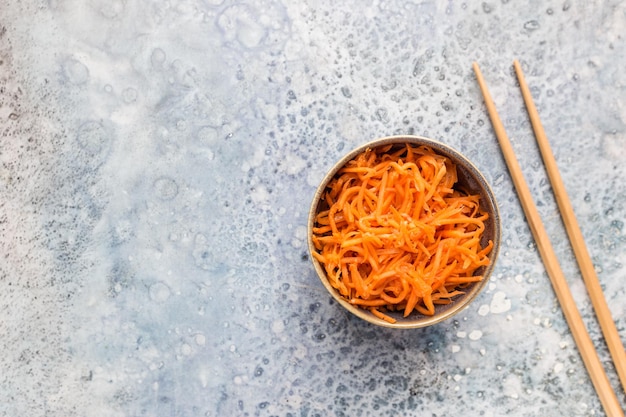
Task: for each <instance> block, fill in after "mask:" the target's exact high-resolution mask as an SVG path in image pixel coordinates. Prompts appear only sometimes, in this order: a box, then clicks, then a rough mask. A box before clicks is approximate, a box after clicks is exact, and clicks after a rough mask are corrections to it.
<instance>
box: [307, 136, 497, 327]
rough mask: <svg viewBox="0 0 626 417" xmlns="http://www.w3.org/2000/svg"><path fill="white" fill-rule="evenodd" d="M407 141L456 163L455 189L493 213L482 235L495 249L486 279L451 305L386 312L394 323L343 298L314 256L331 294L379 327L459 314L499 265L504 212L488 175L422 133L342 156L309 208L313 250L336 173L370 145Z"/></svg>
mask: <svg viewBox="0 0 626 417" xmlns="http://www.w3.org/2000/svg"><path fill="white" fill-rule="evenodd" d="M407 143H409V144H412V145H417V146H421V145H425V146H428V147H430V148H431V149H432V150H433V151H434V152H435V153H437V154H440V155H443V156H445V157H447V158H449V159H450V160H451V161H452V163H454V164H455V165H456V168H457V176H458V182H457V184H456V185H455V188H459V189H462V190H465V192H467V193H469V194H478V195H479V196H480V206H481V209H482V210H483V211H485V212H487V213H488V214H489V219H488V220H487V221H486V222H485V230H484V232H483V235H482V242H481V244H482V246H483V247H484V245H486V244H487V242H488V241H489V240H491V241H493V248H492V250H491V252H490V254H489V259H490V264H489V265H488V266H485V267H480V268H479V269H478V270H477V271H476V274H479V275H482V276H483V277H484V278H483V279H482V280H481V281H479V282H475V283H472V284H469V286H467V287H465V288H464V289H463V291H464V294H463V295H459V296H457V297H456V298H453V299H452V302H450V303H449V304H445V305H437V306H436V308H435V314H434V315H432V316H427V315H422V314H420V313H418V312H416V311H413V312H412V313H411V314H410V315H409V316H408V317H403V315H402V312H386V313H385V314H388V315H389V316H391V317H393V318H394V319H395V320H396V322H395V323H390V322H388V321H385V320H383V319H381V318H379V317H377V316H375V315H374V314H372V313H371V312H370V311H369V310H367V309H364V308H361V307H358V306H356V305H353V304H351V303H350V302H349V301H348V300H346V299H345V298H344V297H342V296H341V294H339V292H338V291H337V290H336V289H335V288H333V287H332V286H331V284H330V283H329V281H328V278H327V276H326V272H325V270H324V267H323V265H322V264H320V262H319V261H318V260H317V259H316V258H315V257H313V256H311V257H310V258H311V260H312V262H313V267H314V268H315V271H316V273H317V275H318V276H319V278H320V280H321V282H322V284H323V285H324V287H326V289H327V290H328V292H329V293H330V295H331V296H332V297H333V298H334V299H335V300H336V301H337V302H338V303H339V305H341V306H342V307H343V308H345V309H346V310H347V311H349V312H350V313H352V314H354V315H355V316H357V317H359V318H361V319H363V320H365V321H367V322H370V323H373V324H376V325H379V326H385V327H392V328H398V329H403V328H404V329H408V328H419V327H425V326H430V325H433V324H436V323H439V322H441V321H443V320H447V319H449V318H451V317H452V316H454V315H455V314H457V313H458V312H459V311H461V310H463V309H464V308H466V307H467V306H468V305H469V304H470V303H471V302H472V301H473V300H474V299H475V298H476V297H477V296H478V294H479V293H480V292H481V290H482V289H483V288H484V287H485V286H486V285H487V283H488V281H489V276H490V275H491V273H492V271H493V269H494V266H495V264H496V258H497V256H498V252H499V249H500V240H501V225H500V214H499V212H498V206H497V204H496V199H495V197H494V194H493V191H492V190H491V187H490V186H489V184H488V183H487V181H486V180H485V178H484V176H483V175H482V174H481V173H480V171H479V170H478V169H477V168H476V166H475V165H474V164H473V163H472V162H471V161H470V160H468V159H467V158H466V157H465V156H463V155H462V154H461V153H459V152H458V151H456V150H455V149H453V148H451V147H450V146H448V145H445V144H443V143H441V142H438V141H436V140H433V139H428V138H424V137H421V136H390V137H385V138H381V139H376V140H373V141H371V142H368V143H365V144H363V145H361V146H359V147H357V148H356V149H353V150H352V151H351V152H349V153H347V154H346V155H345V156H344V157H343V158H341V159H340V160H339V161H338V162H337V163H336V164H335V165H334V166H333V167H332V168H331V169H330V171H328V173H327V174H326V176H325V177H324V179H323V180H322V181H321V183H320V185H319V187H318V188H317V191H316V193H315V195H314V198H313V201H312V204H311V208H310V211H309V216H308V245H309V250H310V251H311V252H313V251H315V250H316V249H315V247H314V245H313V240H312V236H313V227H314V226H315V217H316V214H317V213H318V212H319V211H320V210H324V209H327V208H328V205H327V204H326V203H325V202H324V201H323V200H321V197H322V195H323V194H324V191H325V189H326V187H327V185H328V183H329V182H330V181H331V180H332V179H333V177H334V176H335V174H336V173H337V172H338V171H339V170H340V169H341V168H342V167H343V166H344V165H345V164H346V163H348V162H349V161H351V160H352V159H354V158H355V157H356V156H357V155H359V154H361V153H362V152H364V151H366V150H367V149H368V148H369V149H374V148H378V147H380V146H389V145H392V149H395V148H396V147H397V146H401V147H402V146H405V145H406V144H407Z"/></svg>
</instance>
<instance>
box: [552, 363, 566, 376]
mask: <svg viewBox="0 0 626 417" xmlns="http://www.w3.org/2000/svg"><path fill="white" fill-rule="evenodd" d="M563 367H564V365H563V364H562V363H561V362H557V363H556V364H555V365H554V373H555V374H558V373H559V372H561V371H562V370H563Z"/></svg>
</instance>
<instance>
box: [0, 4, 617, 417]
mask: <svg viewBox="0 0 626 417" xmlns="http://www.w3.org/2000/svg"><path fill="white" fill-rule="evenodd" d="M331 3H335V4H331ZM625 29H626V3H625V2H624V1H619V0H609V1H573V0H558V1H526V2H522V1H509V0H490V1H486V2H469V1H466V2H456V1H447V2H445V1H434V0H424V1H403V0H389V1H385V0H381V1H354V0H348V1H345V2H321V1H312V0H310V1H287V0H282V1H279V0H265V1H248V0H243V1H240V2H230V1H227V0H181V1H147V0H47V1H46V0H39V1H38V0H24V1H20V0H3V1H2V4H1V5H0V129H1V137H0V353H1V354H0V415H2V416H16V417H17V416H28V417H38V416H63V417H72V416H89V417H91V416H93V417H104V416H106V417H112V416H281V417H313V416H350V417H357V416H410V415H419V416H428V417H430V416H437V417H441V416H455V415H467V416H502V415H510V416H561V415H563V416H602V415H604V414H603V411H602V408H601V405H600V403H599V401H598V398H597V396H596V394H595V392H594V389H593V387H592V385H591V383H590V381H589V379H588V376H587V373H586V371H585V369H584V367H583V365H582V362H581V359H580V356H579V354H578V351H577V349H576V346H575V344H574V342H573V339H572V337H571V334H570V332H569V330H568V328H567V325H566V323H565V321H564V318H563V316H562V313H561V310H560V308H559V306H558V304H557V302H556V299H555V296H554V292H553V291H552V288H551V286H550V283H549V280H548V278H547V276H546V273H545V270H544V268H543V265H542V263H541V261H540V258H539V256H538V254H537V251H536V249H535V246H534V243H533V239H532V236H531V234H530V231H529V229H528V227H527V224H526V222H525V220H524V217H523V213H522V211H521V207H520V205H519V201H518V199H517V196H516V194H515V191H514V189H513V186H512V183H511V180H510V177H509V174H508V172H507V169H506V166H505V165H504V162H503V159H502V157H501V154H500V151H499V148H498V145H497V142H496V139H495V137H494V134H493V131H492V128H491V125H490V122H489V119H488V118H487V116H486V112H485V108H484V105H483V101H482V97H481V95H480V92H479V90H478V87H477V84H476V81H475V78H474V75H473V73H472V69H471V64H472V62H473V61H474V60H476V61H478V62H479V63H480V65H481V68H482V70H483V73H484V75H485V77H486V79H487V82H488V84H489V86H490V89H491V93H492V95H493V96H494V100H495V102H496V105H497V106H498V109H499V111H500V113H501V117H502V119H503V121H504V123H505V125H506V128H507V130H508V132H509V136H510V137H511V140H512V142H513V146H514V148H515V150H516V152H518V157H519V160H520V163H521V165H522V166H523V169H524V174H525V176H526V178H527V180H528V182H529V186H530V188H531V190H532V192H533V195H534V197H535V200H536V202H537V204H538V205H539V210H540V212H541V214H542V216H543V218H544V221H545V223H546V227H547V229H548V231H549V232H550V234H551V236H552V238H553V242H554V245H555V249H556V251H557V254H558V256H559V257H560V259H561V262H562V267H563V269H564V271H565V272H566V274H567V276H568V279H569V281H570V284H571V286H572V291H573V293H574V296H575V297H576V300H577V302H578V304H579V307H580V309H581V313H582V314H583V317H584V319H585V322H586V323H587V325H588V327H589V330H590V333H591V336H592V338H593V340H594V342H595V343H596V346H597V348H598V349H599V354H600V356H601V358H602V360H603V361H605V362H606V367H607V372H608V375H609V378H610V380H611V381H612V383H613V385H614V387H615V388H616V390H617V393H618V397H619V398H620V401H621V403H622V405H624V399H625V396H624V391H623V390H622V388H621V387H619V384H618V381H617V378H616V375H615V372H614V370H613V367H612V365H611V363H610V357H609V355H608V353H607V350H606V347H605V345H604V343H603V341H602V337H601V334H600V332H599V330H598V325H597V323H596V322H595V319H594V316H593V311H592V308H591V307H590V303H589V301H588V299H587V295H586V292H585V289H584V286H583V284H582V280H581V278H580V275H579V272H578V269H577V267H576V265H575V262H574V260H573V256H572V253H571V250H570V247H569V245H568V243H567V240H566V235H565V233H564V231H563V227H562V224H561V221H560V218H559V214H558V211H557V209H556V206H555V204H554V200H553V195H552V191H551V188H550V185H549V182H548V181H547V179H546V176H545V172H544V169H543V164H542V162H541V159H540V156H539V154H538V152H537V149H536V145H535V141H534V137H533V135H532V131H531V129H530V125H529V123H528V120H527V115H526V113H525V110H524V107H523V102H522V99H521V96H520V92H519V89H518V88H517V83H516V79H515V76H514V73H513V71H512V62H513V60H514V59H516V58H517V59H519V60H520V61H521V62H522V65H523V68H524V70H525V72H526V78H527V81H528V82H529V84H530V86H531V89H532V93H533V95H534V98H535V100H536V103H537V106H538V108H539V112H540V114H541V116H542V120H543V122H544V126H545V128H546V132H547V135H548V137H549V139H550V141H551V144H552V147H553V150H554V152H555V155H556V159H557V161H558V163H559V167H560V169H561V172H562V176H563V179H564V182H565V184H566V187H567V189H568V191H569V193H570V197H571V199H572V203H573V205H574V207H575V211H576V214H577V215H578V218H579V221H580V223H581V227H582V229H583V233H584V235H585V237H586V239H587V242H588V246H589V251H590V252H591V254H592V256H593V260H594V263H595V265H596V268H597V271H598V273H599V277H600V280H601V282H602V285H603V288H604V289H605V291H606V296H607V299H608V301H609V303H610V306H611V310H612V313H613V315H614V317H615V319H616V323H617V327H618V329H619V331H620V334H621V335H622V338H626V328H625V326H626V319H625V318H624V315H625V313H626V301H625V299H626V297H625V295H626V294H625V285H624V274H625V272H626V270H625V267H624V264H625V263H626V255H625V252H626V237H625V230H624V221H625V220H624V219H625V218H626V207H625V205H626V183H625V181H624V179H625V177H626V167H625V164H624V163H625V162H626V154H625V152H626V102H625V97H626V94H625V93H626V75H625V74H626V72H625V71H624V64H625V63H626V41H625V40H624V33H625ZM398 133H412V134H418V135H424V136H428V137H432V138H435V139H439V140H441V141H443V142H445V143H447V144H449V145H451V146H453V147H455V148H457V149H458V150H460V151H462V152H463V153H465V154H466V155H467V156H468V157H470V158H471V159H472V160H473V161H474V162H475V164H476V165H477V166H478V167H479V168H480V169H481V170H483V172H484V174H485V176H486V177H487V179H488V180H489V181H490V182H491V184H492V186H493V188H494V191H495V193H496V196H497V198H498V201H499V205H500V209H501V213H502V217H503V223H504V224H503V227H504V234H503V247H502V251H501V254H500V257H499V259H498V264H497V268H496V271H495V275H494V276H493V277H492V280H491V282H490V284H489V287H488V289H487V290H486V291H485V292H483V293H482V294H481V295H480V297H479V298H478V299H477V300H476V301H475V304H473V305H472V306H471V307H470V308H468V309H467V310H465V311H464V312H463V313H461V314H460V315H459V316H457V317H456V319H452V320H449V321H446V322H443V323H441V324H439V325H437V326H434V327H431V328H426V329H421V330H411V331H392V330H389V329H384V328H378V327H373V326H371V325H368V324H366V323H364V322H361V321H360V320H358V319H356V318H355V317H352V316H348V315H347V314H346V313H345V312H344V311H343V310H341V309H340V307H339V306H338V305H337V304H335V303H334V302H332V301H331V298H330V297H329V295H328V294H327V293H326V292H325V290H324V288H323V287H322V285H321V284H320V282H319V280H318V279H317V277H316V276H315V274H314V271H313V269H312V266H311V264H310V261H309V258H308V254H307V248H306V215H307V212H308V207H309V204H310V200H311V197H312V195H313V192H314V190H315V187H316V185H317V183H318V181H320V179H321V178H322V177H323V175H324V174H325V172H326V170H327V169H329V168H330V167H331V166H332V164H333V163H334V161H336V160H337V159H338V158H340V157H341V156H342V155H343V154H344V153H346V152H348V151H349V150H350V149H352V148H354V147H356V146H357V145H359V144H361V143H363V142H365V141H367V140H370V139H373V138H376V137H380V136H387V135H391V134H398Z"/></svg>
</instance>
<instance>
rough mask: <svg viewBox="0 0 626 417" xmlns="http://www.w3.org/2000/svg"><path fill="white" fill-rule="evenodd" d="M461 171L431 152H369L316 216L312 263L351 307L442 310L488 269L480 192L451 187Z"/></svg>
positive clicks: (340, 179) (379, 311)
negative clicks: (482, 269) (438, 306)
mask: <svg viewBox="0 0 626 417" xmlns="http://www.w3.org/2000/svg"><path fill="white" fill-rule="evenodd" d="M456 182H457V173H456V166H455V165H454V164H453V163H452V162H451V161H450V160H449V159H448V158H446V157H444V156H441V155H438V154H436V153H435V152H433V150H432V149H430V148H428V147H426V146H419V147H418V146H414V145H408V144H407V145H406V147H402V148H400V149H398V150H396V148H392V147H391V145H390V146H385V147H380V148H376V149H368V150H366V151H365V152H363V153H361V154H360V155H358V156H357V157H356V158H354V159H353V160H351V161H350V162H348V163H347V164H346V165H345V166H344V167H343V168H342V169H341V170H339V171H338V172H337V174H336V175H335V176H334V177H333V179H332V180H331V181H330V182H329V184H328V186H327V187H326V189H325V192H324V193H323V195H322V200H323V202H322V204H321V205H320V206H321V211H319V213H318V214H317V216H316V218H315V225H314V228H313V237H312V239H313V243H314V246H315V249H316V251H315V252H314V253H313V256H314V257H315V258H316V259H317V260H318V261H319V262H320V263H321V264H322V265H323V267H324V269H325V270H326V274H327V276H328V280H329V282H330V284H331V285H332V286H333V287H334V288H335V289H336V290H337V291H339V293H340V294H341V295H342V296H343V297H344V298H345V299H346V300H348V301H349V302H350V303H352V304H354V305H357V306H360V307H362V308H365V309H369V310H370V311H371V312H372V313H373V314H374V315H376V316H377V317H379V318H381V319H383V320H386V321H389V322H392V323H393V322H395V319H394V318H392V317H390V316H389V315H387V314H385V312H387V311H398V310H399V311H404V317H406V316H408V315H409V314H411V312H412V311H414V310H417V311H418V312H420V313H422V314H425V315H433V314H434V313H435V305H436V304H447V303H449V302H450V301H451V299H452V298H453V297H455V296H457V295H460V294H463V288H464V287H466V286H467V285H469V284H470V283H472V282H476V281H480V280H482V279H483V277H482V276H474V273H475V271H476V270H477V269H478V268H480V267H481V266H485V265H488V264H489V258H488V256H487V255H488V254H489V252H490V251H491V248H492V247H493V242H492V241H489V243H488V244H487V245H486V246H485V247H481V236H482V233H483V231H484V229H485V225H484V222H485V221H486V220H487V218H488V215H487V214H486V213H484V212H482V211H481V209H480V206H479V196H478V195H467V194H466V193H464V192H462V191H459V190H456V189H454V185H455V183H456Z"/></svg>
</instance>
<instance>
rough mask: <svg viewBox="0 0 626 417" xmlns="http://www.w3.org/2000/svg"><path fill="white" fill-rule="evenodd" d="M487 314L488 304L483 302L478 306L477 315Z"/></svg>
mask: <svg viewBox="0 0 626 417" xmlns="http://www.w3.org/2000/svg"><path fill="white" fill-rule="evenodd" d="M487 314H489V305H487V304H483V305H481V306H480V307H479V308H478V315H479V316H483V317H484V316H486V315H487Z"/></svg>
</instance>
